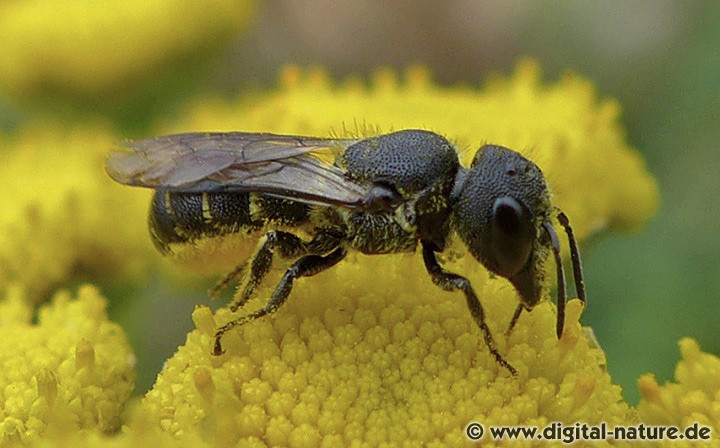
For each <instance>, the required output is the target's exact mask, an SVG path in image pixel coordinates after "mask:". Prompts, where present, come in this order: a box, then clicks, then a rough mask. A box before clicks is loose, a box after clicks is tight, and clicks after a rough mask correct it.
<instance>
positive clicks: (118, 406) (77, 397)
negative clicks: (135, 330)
mask: <svg viewBox="0 0 720 448" xmlns="http://www.w3.org/2000/svg"><path fill="white" fill-rule="evenodd" d="M23 294H24V293H23V291H22V288H20V287H13V288H10V289H8V290H7V291H6V292H5V293H4V294H3V296H2V300H1V301H0V364H2V366H3V368H2V369H1V370H0V385H1V386H2V387H0V396H1V397H0V403H2V411H1V412H0V443H6V442H10V441H23V442H32V441H38V440H39V438H40V436H42V435H44V434H45V433H47V432H48V431H50V432H55V433H58V434H72V433H73V432H76V431H78V430H97V431H99V432H113V431H116V430H118V429H119V428H120V425H121V424H122V420H121V414H122V412H123V408H124V406H125V402H126V400H127V399H128V397H129V396H130V392H131V391H132V389H133V386H134V382H135V370H134V368H135V357H134V356H133V353H132V351H131V349H130V346H129V344H128V341H127V339H126V337H125V334H124V333H123V331H122V329H121V328H120V327H118V325H117V324H114V323H112V322H108V319H107V315H106V313H105V299H103V298H102V297H100V295H99V294H98V292H97V290H96V289H95V288H93V287H90V286H86V287H82V288H80V290H79V292H78V294H77V297H76V298H72V297H71V296H70V294H68V293H65V292H60V293H57V294H56V295H55V296H54V298H53V299H52V302H51V303H49V304H47V305H44V306H42V307H41V308H40V310H39V311H38V319H37V324H33V322H32V317H33V311H32V307H31V305H30V304H28V302H27V300H26V299H25V298H24V297H22V296H23Z"/></svg>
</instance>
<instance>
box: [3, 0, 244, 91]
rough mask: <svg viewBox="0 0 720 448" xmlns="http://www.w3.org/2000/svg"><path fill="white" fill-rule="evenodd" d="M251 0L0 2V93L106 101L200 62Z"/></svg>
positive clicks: (238, 25) (233, 28)
mask: <svg viewBox="0 0 720 448" xmlns="http://www.w3.org/2000/svg"><path fill="white" fill-rule="evenodd" d="M254 5H255V2H254V0H241V1H235V0H210V1H205V2H191V1H184V0H152V1H137V0H135V1H133V0H130V1H128V0H105V1H102V2H95V1H88V0H28V1H5V2H2V3H0V29H1V30H2V33H0V54H2V55H3V56H2V58H0V86H1V87H0V89H2V91H3V92H4V93H5V94H6V95H9V96H11V97H18V98H27V97H35V96H38V95H42V94H47V93H51V94H60V95H67V96H76V97H81V98H93V97H94V98H95V99H96V100H97V95H109V96H112V98H113V99H114V100H115V101H117V100H118V98H119V97H122V96H123V95H129V94H132V90H133V89H135V88H136V87H137V84H138V83H141V82H147V81H149V80H152V79H154V78H157V77H161V76H164V75H166V74H167V72H175V73H176V74H177V75H178V76H183V71H185V70H187V68H182V64H178V62H179V61H186V62H187V60H188V59H189V58H202V57H205V56H206V55H205V54H204V53H207V52H208V50H211V49H214V48H216V47H218V46H220V45H222V44H223V43H225V42H227V41H228V40H229V39H230V38H232V37H234V36H235V35H236V34H237V32H238V31H240V30H242V29H244V28H245V26H246V25H247V24H248V22H249V19H250V18H251V17H252V16H253V13H254Z"/></svg>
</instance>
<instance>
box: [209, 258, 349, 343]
mask: <svg viewBox="0 0 720 448" xmlns="http://www.w3.org/2000/svg"><path fill="white" fill-rule="evenodd" d="M346 255H347V249H346V248H345V247H344V246H340V247H338V248H336V249H335V250H333V251H332V252H330V253H329V254H327V255H305V256H304V257H302V258H300V259H299V260H297V261H296V262H295V263H293V264H292V266H290V268H289V269H288V270H287V271H286V272H285V275H283V278H282V279H281V280H280V283H278V285H277V287H276V288H275V292H273V295H272V296H271V297H270V300H268V302H267V303H266V304H265V306H264V307H262V308H261V309H259V310H258V311H255V312H254V313H251V314H248V315H246V316H243V317H241V318H239V319H235V320H233V321H230V322H228V323H227V324H225V325H223V326H222V327H220V328H218V330H217V331H216V332H215V346H214V348H213V354H214V355H216V356H219V355H221V354H222V353H223V349H222V344H221V342H220V340H221V339H222V336H223V334H225V333H226V332H227V331H228V330H230V329H232V328H234V327H237V326H240V325H244V324H246V323H248V322H250V321H252V320H255V319H257V318H259V317H262V316H265V315H267V314H271V313H273V312H275V311H276V310H277V309H278V308H279V307H280V306H281V305H282V304H283V303H285V301H286V300H287V298H288V296H289V295H290V291H292V284H293V281H294V280H295V279H296V278H300V277H310V276H313V275H316V274H319V273H320V272H322V271H324V270H326V269H329V268H331V267H333V266H335V265H336V264H338V263H339V262H340V261H341V260H342V259H343V258H345V256H346Z"/></svg>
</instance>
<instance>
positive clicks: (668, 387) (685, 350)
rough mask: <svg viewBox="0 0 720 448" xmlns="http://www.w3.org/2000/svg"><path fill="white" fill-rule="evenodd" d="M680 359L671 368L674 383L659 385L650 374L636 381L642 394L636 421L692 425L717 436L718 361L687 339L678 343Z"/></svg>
mask: <svg viewBox="0 0 720 448" xmlns="http://www.w3.org/2000/svg"><path fill="white" fill-rule="evenodd" d="M679 345H680V353H681V354H682V360H680V362H679V363H678V365H677V368H676V369H675V381H676V382H675V383H668V384H665V385H664V386H660V385H659V384H658V383H657V381H656V380H655V376H654V375H652V374H646V375H643V376H642V377H640V379H639V380H638V387H639V389H640V393H641V395H642V397H641V400H640V405H639V406H638V411H639V413H640V419H641V420H642V421H644V422H647V423H648V424H653V425H674V426H678V427H681V428H682V427H686V426H690V425H692V424H693V423H694V422H697V423H700V424H701V425H705V426H708V427H710V428H713V437H716V438H717V437H718V436H719V435H720V358H718V357H717V356H715V355H712V354H709V353H703V352H702V351H700V346H699V345H698V343H697V342H696V341H695V340H694V339H691V338H684V339H682V340H681V341H680V344H679Z"/></svg>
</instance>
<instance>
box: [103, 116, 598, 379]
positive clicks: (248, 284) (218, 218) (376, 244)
mask: <svg viewBox="0 0 720 448" xmlns="http://www.w3.org/2000/svg"><path fill="white" fill-rule="evenodd" d="M123 145H124V146H127V147H129V148H130V149H131V150H130V151H126V150H116V151H114V152H112V153H111V154H110V155H109V158H108V160H107V171H108V173H109V174H110V176H111V177H112V178H113V179H115V180H116V181H118V182H120V183H123V184H127V185H133V186H140V187H148V188H153V189H155V190H156V192H155V196H154V198H153V200H152V206H151V212H150V232H151V235H152V238H153V241H154V243H155V245H156V246H157V247H158V249H159V250H160V251H161V252H164V253H167V252H169V251H171V250H172V249H171V247H172V245H173V243H192V242H193V241H195V240H196V239H199V238H203V237H208V236H212V237H214V236H223V235H230V234H234V233H239V232H245V233H255V234H257V235H258V236H260V235H261V234H262V233H263V232H264V236H262V237H261V238H259V240H258V242H257V248H256V251H255V255H254V256H253V257H251V259H250V260H249V261H247V262H245V263H244V264H242V265H241V266H240V267H238V269H236V270H235V271H234V272H232V273H230V274H229V275H228V276H227V277H225V278H224V279H223V280H222V281H221V282H220V283H219V287H218V288H221V287H222V286H224V285H227V284H229V283H231V282H233V281H235V280H236V279H237V278H240V277H241V275H242V272H243V271H245V270H246V268H248V266H249V272H248V275H247V279H246V281H245V284H244V289H243V293H242V294H240V295H239V298H238V299H237V300H236V301H235V302H234V303H233V304H232V305H231V306H230V309H231V310H232V311H236V310H238V309H239V308H240V307H242V306H243V305H244V304H245V303H246V302H247V301H248V300H249V299H250V297H251V296H252V295H253V293H254V291H255V289H256V288H257V287H258V285H259V284H260V283H261V282H262V280H263V278H264V277H265V275H266V274H267V272H268V271H269V270H270V267H271V265H272V261H273V256H274V255H275V254H277V255H279V256H280V257H283V258H286V259H291V260H294V263H293V264H292V265H291V267H290V268H289V269H288V270H287V271H286V272H285V274H284V276H283V277H282V279H281V280H280V283H279V284H278V285H277V287H276V288H275V291H274V293H273V294H272V296H271V298H270V299H269V300H268V302H267V303H266V304H265V306H264V307H263V308H261V309H260V310H258V311H256V312H254V313H252V314H249V315H246V316H243V317H240V318H238V319H236V320H233V321H231V322H230V323H228V324H226V325H224V326H222V327H220V328H219V329H218V330H217V332H216V335H215V337H216V338H215V347H214V354H216V355H220V354H222V352H223V350H222V346H221V339H222V336H223V334H224V333H225V332H227V331H228V330H229V329H231V328H233V327H236V326H238V325H242V324H245V323H246V322H249V321H251V320H253V319H256V318H258V317H261V316H264V315H266V314H270V313H272V312H274V311H275V310H277V309H278V308H279V307H280V306H281V305H282V304H283V303H284V302H285V300H286V299H287V298H288V295H289V294H290V291H291V289H292V284H293V281H294V280H295V279H296V278H298V277H305V276H312V275H315V274H318V273H320V272H322V271H324V270H326V269H329V268H330V267H332V266H334V265H335V264H337V263H338V262H340V261H341V260H342V259H343V258H345V256H346V254H347V253H348V250H355V251H359V252H362V253H364V254H369V255H374V254H388V253H399V252H412V251H415V250H416V248H417V245H418V243H420V246H421V247H422V254H423V260H424V262H425V267H426V268H427V271H428V273H429V274H430V277H431V278H432V281H433V282H434V283H435V284H436V285H438V286H439V287H441V288H442V289H444V290H447V291H454V290H460V291H462V292H463V294H464V295H465V298H466V300H467V304H468V307H469V309H470V314H471V315H472V317H473V319H474V320H475V322H476V323H477V325H478V326H479V327H480V329H481V330H482V331H483V334H484V337H485V342H486V344H487V346H488V349H489V350H490V352H491V353H492V355H493V356H494V357H495V359H496V360H497V362H498V363H499V364H500V365H502V366H504V367H505V368H507V369H508V370H509V371H510V372H511V373H512V374H513V375H515V374H516V370H515V369H514V368H513V367H512V366H511V365H510V364H509V363H508V362H507V361H505V359H503V357H502V356H501V355H500V353H498V351H497V349H496V347H495V342H494V340H493V337H492V334H491V332H490V329H489V328H488V326H487V324H486V323H485V314H484V312H483V308H482V305H481V304H480V301H479V300H478V297H477V295H476V294H475V292H474V291H473V288H472V286H471V285H470V282H469V281H468V280H467V279H466V278H465V277H462V276H460V275H458V274H455V273H452V272H447V271H446V270H444V269H443V268H442V266H441V265H440V263H439V262H438V260H437V258H436V254H437V253H439V252H442V251H443V250H444V249H445V247H446V243H447V240H448V236H449V235H450V233H451V232H456V233H457V234H458V235H459V237H460V239H461V240H462V241H463V242H464V243H465V245H466V246H467V248H468V249H469V251H470V253H471V254H472V255H473V256H474V257H475V258H476V259H477V260H478V261H479V262H480V263H482V264H483V265H484V266H485V267H486V268H487V269H488V270H489V271H490V272H492V273H494V274H497V275H499V276H502V277H504V278H506V279H508V280H509V281H510V283H511V284H512V285H513V286H514V287H515V289H516V290H517V292H518V294H519V295H520V299H521V300H520V303H519V305H518V307H517V309H516V311H515V314H514V315H513V317H512V320H511V322H510V326H509V329H508V332H510V330H512V328H513V326H514V325H515V323H516V322H517V320H518V318H519V316H520V314H521V312H522V310H523V309H526V310H531V309H532V308H533V307H534V306H535V305H536V304H537V303H538V302H539V301H540V298H541V293H542V290H543V284H544V273H545V268H544V264H545V260H546V259H547V257H548V256H549V254H550V252H552V253H553V255H554V258H555V263H556V266H557V283H558V316H557V335H558V337H560V336H561V335H562V331H563V322H564V307H565V301H566V293H565V277H564V271H563V266H562V259H561V257H560V244H559V242H558V237H557V235H556V233H555V231H554V228H553V224H552V220H553V215H556V216H557V218H558V221H559V223H560V224H561V225H562V226H563V227H564V228H565V230H566V232H567V234H568V239H569V241H570V249H571V258H572V266H573V273H574V278H575V285H576V290H577V294H578V296H579V298H580V299H581V300H583V301H585V287H584V284H583V278H582V270H581V264H580V255H579V252H578V249H577V244H576V242H575V239H574V237H573V234H572V229H571V227H570V224H569V222H568V219H567V217H566V216H565V214H564V213H562V212H561V211H559V210H558V209H556V208H555V207H553V205H552V201H551V197H550V192H549V190H548V187H547V185H546V183H545V179H544V177H543V174H542V172H541V171H540V169H539V168H538V167H537V166H536V165H535V164H534V163H532V162H531V161H529V160H527V159H526V158H524V157H523V156H521V155H520V154H518V153H517V152H515V151H512V150H510V149H507V148H504V147H502V146H495V145H485V146H483V147H482V148H480V150H479V151H478V152H477V153H476V155H475V157H474V159H473V161H472V165H471V166H470V168H464V167H462V166H461V165H460V162H459V160H458V155H457V152H456V151H455V148H454V147H453V145H452V144H450V142H448V140H447V139H445V138H444V137H442V136H440V135H438V134H435V133H433V132H428V131H422V130H403V131H398V132H393V133H390V134H386V135H381V136H378V137H371V138H366V139H322V138H312V137H298V136H288V135H274V134H257V133H244V132H229V133H190V134H178V135H170V136H165V137H158V138H152V139H148V140H141V141H134V142H128V143H124V144H123ZM328 157H329V158H330V159H332V162H330V161H328V160H327V159H328ZM300 230H302V231H303V232H305V234H306V235H310V237H309V238H306V239H303V238H301V237H299V236H298V235H297V233H298V232H299V231H300ZM214 292H217V291H214Z"/></svg>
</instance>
